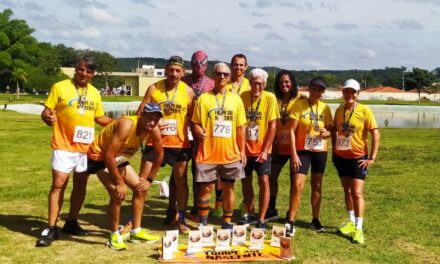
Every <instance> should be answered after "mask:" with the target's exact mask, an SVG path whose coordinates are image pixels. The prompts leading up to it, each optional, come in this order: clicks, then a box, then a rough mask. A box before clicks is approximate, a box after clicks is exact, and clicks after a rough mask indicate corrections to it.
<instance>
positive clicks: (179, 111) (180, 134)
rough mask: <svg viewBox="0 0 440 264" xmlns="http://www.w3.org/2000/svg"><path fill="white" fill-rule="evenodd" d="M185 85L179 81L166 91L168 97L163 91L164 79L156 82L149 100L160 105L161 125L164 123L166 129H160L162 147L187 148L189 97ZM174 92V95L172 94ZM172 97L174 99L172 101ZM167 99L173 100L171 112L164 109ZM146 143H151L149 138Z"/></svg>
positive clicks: (188, 145)
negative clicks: (175, 87) (174, 87)
mask: <svg viewBox="0 0 440 264" xmlns="http://www.w3.org/2000/svg"><path fill="white" fill-rule="evenodd" d="M186 89H187V86H186V84H185V83H184V82H182V81H180V82H179V84H178V85H177V89H173V90H171V91H168V92H167V93H168V99H167V96H166V93H165V91H166V90H165V80H161V81H159V82H157V83H156V89H155V90H154V92H153V95H152V97H151V102H153V103H157V104H158V105H160V106H161V108H162V112H163V117H162V120H161V124H162V125H166V126H167V128H166V129H162V130H161V134H162V144H163V147H164V148H189V147H190V144H189V140H188V119H187V115H188V106H189V103H190V99H189V97H188V92H187V90H186ZM174 93H176V95H175V96H174ZM173 97H174V101H173ZM168 100H170V101H173V103H172V105H171V113H168V112H167V111H166V108H167V102H168ZM147 144H148V145H150V146H151V145H153V143H152V142H151V140H149V141H148V143H147Z"/></svg>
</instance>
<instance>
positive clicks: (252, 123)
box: [249, 120, 257, 128]
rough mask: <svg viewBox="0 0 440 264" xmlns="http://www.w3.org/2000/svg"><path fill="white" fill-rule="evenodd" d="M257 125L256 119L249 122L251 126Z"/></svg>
mask: <svg viewBox="0 0 440 264" xmlns="http://www.w3.org/2000/svg"><path fill="white" fill-rule="evenodd" d="M256 126H257V122H255V120H252V121H250V122H249V127H250V128H255V127H256Z"/></svg>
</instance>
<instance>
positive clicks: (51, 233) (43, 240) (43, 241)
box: [36, 227, 58, 247]
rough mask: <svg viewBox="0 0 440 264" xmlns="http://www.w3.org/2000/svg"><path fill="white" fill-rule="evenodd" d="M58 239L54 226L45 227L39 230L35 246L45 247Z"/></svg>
mask: <svg viewBox="0 0 440 264" xmlns="http://www.w3.org/2000/svg"><path fill="white" fill-rule="evenodd" d="M57 239H58V230H57V228H56V227H46V228H45V229H44V230H43V232H41V236H40V238H39V239H38V240H37V244H36V246H37V247H47V246H50V245H51V244H52V242H53V241H54V240H57Z"/></svg>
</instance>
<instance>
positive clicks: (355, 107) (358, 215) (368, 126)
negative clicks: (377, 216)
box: [332, 79, 380, 244]
mask: <svg viewBox="0 0 440 264" xmlns="http://www.w3.org/2000/svg"><path fill="white" fill-rule="evenodd" d="M359 90H360V85H359V83H358V82H357V81H356V80H354V79H350V80H347V81H346V82H345V84H344V88H343V89H342V95H343V98H344V104H341V105H340V106H339V107H338V108H337V109H336V112H335V120H334V123H333V129H334V133H333V137H332V141H333V163H334V164H335V167H336V169H337V170H338V174H339V177H340V179H341V183H342V186H343V187H344V193H345V205H346V206H347V211H348V215H349V222H348V223H347V224H345V225H344V226H343V227H341V228H339V229H338V231H339V232H340V233H342V234H344V235H349V236H351V237H352V239H353V242H354V243H360V244H363V243H364V235H363V232H362V224H363V217H364V210H365V201H364V195H363V190H364V182H365V177H366V176H367V169H368V168H369V167H370V166H371V165H372V164H373V163H374V161H375V160H376V156H377V152H378V150H379V138H380V135H379V128H378V126H377V123H376V119H375V118H374V115H373V112H371V110H370V108H369V107H368V106H366V105H363V104H361V103H359V102H358V101H357V97H358V95H359ZM368 133H370V134H371V136H372V141H371V153H370V156H368V144H367V138H368Z"/></svg>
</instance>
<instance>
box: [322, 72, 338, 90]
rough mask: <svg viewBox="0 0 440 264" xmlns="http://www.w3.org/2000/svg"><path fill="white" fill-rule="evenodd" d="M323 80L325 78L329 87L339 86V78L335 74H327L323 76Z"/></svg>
mask: <svg viewBox="0 0 440 264" xmlns="http://www.w3.org/2000/svg"><path fill="white" fill-rule="evenodd" d="M322 78H324V80H325V83H326V85H327V87H335V86H336V84H337V78H336V75H334V74H331V73H326V74H323V75H322Z"/></svg>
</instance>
